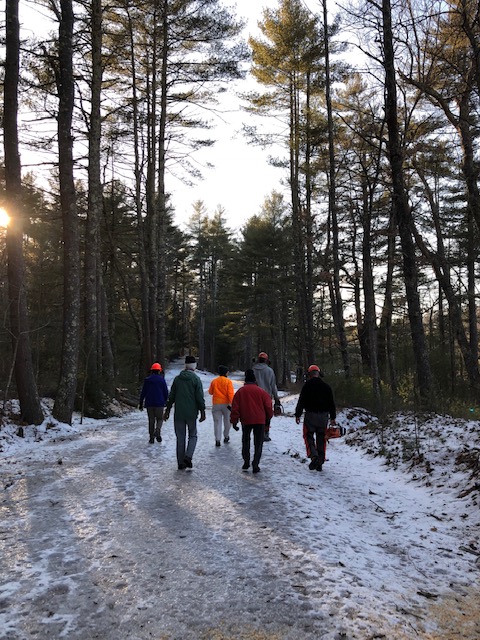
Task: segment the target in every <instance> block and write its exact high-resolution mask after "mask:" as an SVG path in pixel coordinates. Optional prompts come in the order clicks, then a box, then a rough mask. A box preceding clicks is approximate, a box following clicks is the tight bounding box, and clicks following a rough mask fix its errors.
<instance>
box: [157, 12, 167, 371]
mask: <svg viewBox="0 0 480 640" xmlns="http://www.w3.org/2000/svg"><path fill="white" fill-rule="evenodd" d="M160 15H161V17H162V36H161V39H162V45H161V46H162V48H161V71H160V117H159V126H158V168H157V171H158V179H157V185H158V186H157V203H156V204H157V217H158V233H157V251H158V257H157V268H158V276H157V307H156V323H157V330H156V336H157V358H158V359H159V360H164V359H165V357H166V353H165V350H166V276H165V274H166V264H165V255H166V250H165V246H166V238H165V234H166V227H167V224H166V223H167V198H166V193H165V158H166V148H165V141H166V127H167V110H168V101H167V98H168V51H169V46H168V36H169V34H168V0H163V1H162V6H161V11H160Z"/></svg>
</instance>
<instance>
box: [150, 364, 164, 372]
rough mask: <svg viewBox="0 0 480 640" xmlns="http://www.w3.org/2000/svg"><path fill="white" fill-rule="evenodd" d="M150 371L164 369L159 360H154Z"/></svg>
mask: <svg viewBox="0 0 480 640" xmlns="http://www.w3.org/2000/svg"><path fill="white" fill-rule="evenodd" d="M150 371H163V369H162V365H161V364H160V363H158V362H154V363H153V364H152V366H151V367H150Z"/></svg>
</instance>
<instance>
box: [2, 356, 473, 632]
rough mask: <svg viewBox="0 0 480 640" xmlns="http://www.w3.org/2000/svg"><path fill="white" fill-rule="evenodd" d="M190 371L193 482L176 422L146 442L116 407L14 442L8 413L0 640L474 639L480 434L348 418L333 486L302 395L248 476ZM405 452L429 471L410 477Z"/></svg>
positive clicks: (443, 423) (407, 420)
mask: <svg viewBox="0 0 480 640" xmlns="http://www.w3.org/2000/svg"><path fill="white" fill-rule="evenodd" d="M181 368H182V363H181V362H177V363H173V364H172V365H169V366H168V368H167V370H166V381H167V384H168V386H169V387H170V386H171V383H172V380H173V378H174V376H175V375H177V374H178V372H179V371H180V370H181ZM197 374H198V376H199V377H200V379H201V380H202V384H203V388H204V393H205V397H206V404H207V411H206V413H207V419H206V421H205V422H203V423H201V424H199V439H198V444H197V448H196V450H195V454H194V456H193V469H192V470H191V471H179V470H178V469H177V462H176V455H175V436H174V432H173V425H172V422H173V416H172V417H170V419H169V420H168V421H167V422H165V423H164V425H163V428H162V442H161V443H157V442H155V443H154V444H153V445H150V444H148V433H147V417H146V412H145V411H143V412H141V411H139V410H128V411H127V410H126V409H125V408H123V409H121V408H120V407H117V415H116V416H115V417H112V418H109V419H105V420H99V421H95V420H92V419H84V420H83V423H81V422H80V416H79V415H78V414H75V416H74V421H73V423H72V425H71V426H69V425H65V424H60V423H58V422H56V421H55V420H54V419H52V417H51V416H50V415H49V414H48V415H47V417H46V419H45V421H44V423H43V424H42V425H40V426H38V427H33V426H26V427H25V428H24V436H25V437H23V438H21V437H18V436H17V435H15V433H16V430H17V429H18V426H17V425H14V424H13V423H12V422H11V421H10V420H9V419H8V415H9V409H10V408H11V407H10V405H9V404H7V406H6V409H7V411H6V415H4V416H3V418H2V425H1V427H0V480H1V482H0V523H1V525H0V575H1V576H2V577H1V581H0V638H1V639H4V640H20V639H22V640H30V639H32V640H33V638H35V639H36V640H47V639H48V640H52V639H57V638H58V639H60V638H68V640H77V639H78V640H92V639H93V638H101V639H102V640H118V639H119V638H128V639H129V640H144V639H145V640H147V638H148V639H149V640H152V638H155V639H156V640H179V639H180V638H181V639H182V640H189V639H192V640H298V639H299V638H304V639H306V640H309V639H312V640H313V639H315V640H318V639H319V638H321V639H322V640H342V639H343V640H367V639H368V640H372V639H373V638H386V639H388V640H413V639H415V640H454V639H455V640H458V639H459V638H460V639H462V640H478V638H479V637H480V619H479V617H478V611H479V610H480V591H479V571H480V544H479V538H480V536H479V533H480V531H479V526H480V512H479V508H478V499H479V494H478V485H477V489H475V483H476V482H478V478H476V477H475V474H474V473H472V467H470V469H469V468H467V467H466V466H465V465H464V464H463V463H462V462H461V460H462V459H463V460H466V459H467V458H468V457H470V458H471V460H472V461H473V460H474V459H475V451H476V452H477V454H476V455H477V460H478V450H479V448H480V442H479V431H478V421H477V420H470V421H463V420H454V419H452V418H450V417H448V416H435V415H434V414H430V415H429V416H428V417H427V418H426V419H424V420H419V419H415V417H414V416H412V415H398V416H396V419H395V420H392V421H391V422H390V424H389V425H385V426H384V428H383V429H377V430H375V429H373V428H372V426H373V425H374V424H375V418H374V416H371V415H370V414H368V412H366V411H364V410H362V409H359V408H347V409H341V410H339V412H338V417H337V422H338V423H339V424H340V425H342V426H345V427H346V429H347V435H346V436H345V437H343V438H339V439H337V440H331V441H330V442H329V444H328V448H327V461H326V462H325V464H324V465H323V471H322V472H321V473H320V472H318V471H310V470H309V468H308V460H306V458H305V449H304V444H303V440H302V435H301V427H300V426H299V425H297V424H296V423H295V420H294V418H293V412H294V409H295V405H296V402H297V399H298V396H296V395H286V394H285V393H281V396H282V397H281V399H282V404H283V407H284V410H285V414H284V415H283V416H281V417H275V418H273V419H272V425H271V436H272V441H271V442H269V443H265V444H264V450H263V455H262V459H261V461H260V468H261V471H260V473H258V474H255V475H254V474H252V473H251V472H250V471H249V472H243V471H242V470H241V465H242V459H241V436H240V433H237V432H235V431H231V432H230V434H229V435H230V442H229V443H228V444H224V443H222V445H221V446H220V447H216V446H215V439H214V432H213V421H212V415H211V399H210V396H209V395H208V391H207V390H208V387H209V384H210V382H211V380H212V378H213V377H214V376H213V374H211V373H209V372H205V371H197ZM230 377H231V378H232V380H233V383H234V387H235V388H236V389H238V388H239V386H240V385H241V380H242V379H243V376H242V373H241V372H234V373H232V374H231V376H230ZM44 403H45V407H47V406H51V402H50V401H47V400H45V401H44ZM172 413H173V412H172ZM408 443H410V445H411V444H412V443H415V444H416V446H417V448H418V451H419V453H421V454H422V456H423V464H416V465H412V464H411V461H408V460H407V459H405V460H404V457H405V453H406V452H407V451H408V446H407V445H408ZM381 451H383V454H384V455H385V456H386V457H384V456H382V455H380V452H381ZM460 454H461V456H460ZM387 458H388V460H389V464H386V460H387Z"/></svg>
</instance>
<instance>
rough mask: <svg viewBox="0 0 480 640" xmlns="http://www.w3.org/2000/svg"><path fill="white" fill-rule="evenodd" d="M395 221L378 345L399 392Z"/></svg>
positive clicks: (388, 255)
mask: <svg viewBox="0 0 480 640" xmlns="http://www.w3.org/2000/svg"><path fill="white" fill-rule="evenodd" d="M395 237H396V236H395V223H394V220H393V217H392V220H391V221H390V225H389V233H388V244H387V273H386V276H385V298H384V302H383V308H382V314H381V319H380V326H379V328H378V337H377V346H378V357H379V364H380V362H383V365H384V369H385V373H386V374H387V373H388V377H389V380H390V389H391V390H392V393H393V394H396V393H397V390H398V384H397V372H396V368H395V356H394V349H393V343H392V315H393V302H392V297H393V268H394V263H395V260H394V257H395Z"/></svg>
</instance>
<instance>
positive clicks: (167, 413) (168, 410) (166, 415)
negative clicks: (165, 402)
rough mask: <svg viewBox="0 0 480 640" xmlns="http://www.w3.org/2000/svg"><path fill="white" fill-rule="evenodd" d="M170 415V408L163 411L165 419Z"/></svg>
mask: <svg viewBox="0 0 480 640" xmlns="http://www.w3.org/2000/svg"><path fill="white" fill-rule="evenodd" d="M169 417H170V409H165V411H164V412H163V419H164V420H168V418H169Z"/></svg>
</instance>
